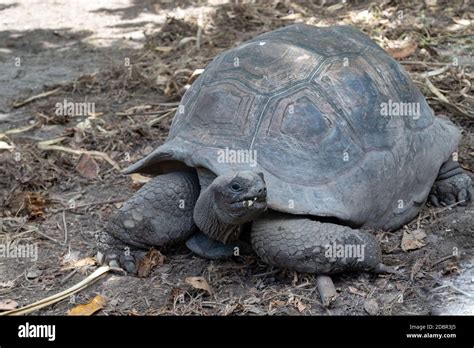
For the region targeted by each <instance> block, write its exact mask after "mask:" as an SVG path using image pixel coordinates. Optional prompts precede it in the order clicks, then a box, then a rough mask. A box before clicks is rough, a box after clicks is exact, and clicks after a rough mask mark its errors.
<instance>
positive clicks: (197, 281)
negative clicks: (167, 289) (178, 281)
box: [186, 277, 213, 294]
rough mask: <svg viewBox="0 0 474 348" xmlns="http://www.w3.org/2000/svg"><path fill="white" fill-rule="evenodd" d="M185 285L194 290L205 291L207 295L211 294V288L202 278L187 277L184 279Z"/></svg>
mask: <svg viewBox="0 0 474 348" xmlns="http://www.w3.org/2000/svg"><path fill="white" fill-rule="evenodd" d="M186 283H188V284H189V285H191V286H192V287H193V288H195V289H201V290H205V291H207V292H208V293H209V294H212V293H213V290H212V288H211V286H210V285H209V284H208V283H207V280H206V279H205V278H204V277H189V278H186Z"/></svg>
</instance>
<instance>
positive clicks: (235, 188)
mask: <svg viewBox="0 0 474 348" xmlns="http://www.w3.org/2000/svg"><path fill="white" fill-rule="evenodd" d="M230 189H231V190H232V191H234V192H239V191H242V186H240V184H239V183H238V182H236V181H234V182H232V183H231V184H230Z"/></svg>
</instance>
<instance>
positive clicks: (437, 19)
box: [0, 0, 474, 315]
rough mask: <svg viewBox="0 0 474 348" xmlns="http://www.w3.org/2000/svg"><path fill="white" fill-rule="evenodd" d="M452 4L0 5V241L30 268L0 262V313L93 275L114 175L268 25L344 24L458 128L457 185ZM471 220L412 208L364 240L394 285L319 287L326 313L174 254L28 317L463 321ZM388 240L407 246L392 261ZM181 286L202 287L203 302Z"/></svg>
mask: <svg viewBox="0 0 474 348" xmlns="http://www.w3.org/2000/svg"><path fill="white" fill-rule="evenodd" d="M468 3H469V2H468V1H464V2H463V1H440V0H438V1H436V0H426V1H389V0H385V1H377V2H368V1H354V2H350V1H347V2H335V1H315V2H309V1H308V2H302V1H266V2H261V1H254V2H241V1H232V2H231V3H227V2H226V1H217V0H216V1H207V2H205V1H151V0H150V1H146V0H100V1H87V0H77V1H72V2H63V1H56V0H50V1H28V2H26V1H25V2H20V1H15V0H0V24H1V30H0V179H1V180H0V217H1V218H2V219H1V220H0V221H1V224H0V241H1V243H2V245H3V246H6V245H9V246H10V247H19V246H30V247H33V246H37V251H38V255H37V260H36V259H35V258H34V257H3V258H1V259H0V310H5V309H6V308H8V306H9V305H10V306H13V307H15V306H18V307H21V306H24V305H27V304H29V303H32V302H34V301H37V300H40V299H42V298H45V297H47V296H50V295H52V294H55V293H57V292H59V291H61V290H64V289H67V288H69V287H71V286H73V285H74V284H76V283H78V282H79V281H81V280H82V279H84V278H85V277H86V276H87V275H88V274H91V273H92V272H93V271H94V270H95V269H96V268H97V265H94V264H93V259H92V258H93V257H94V255H95V252H96V251H95V246H96V235H97V233H98V231H100V230H101V229H103V228H104V226H105V223H106V221H107V217H108V216H109V215H110V214H111V213H112V212H113V211H114V210H115V209H117V208H119V207H120V206H121V204H122V202H123V201H124V200H126V199H127V197H129V196H130V195H131V194H133V192H134V191H135V190H136V189H137V188H138V187H139V186H140V183H139V178H134V180H133V179H132V178H130V177H125V176H123V175H121V174H120V172H119V169H124V168H126V167H127V166H128V165H129V164H131V163H133V162H134V161H136V160H138V159H140V158H141V157H143V156H144V155H146V154H148V153H149V152H150V151H152V150H153V149H154V148H155V147H156V146H158V145H160V144H161V143H162V142H163V141H164V140H165V139H166V136H167V132H168V129H169V126H170V123H171V119H172V115H173V113H174V111H175V109H176V106H177V105H178V102H179V100H180V98H181V96H182V94H183V92H184V91H185V89H186V88H187V85H189V84H190V83H192V81H193V79H194V75H193V73H194V72H195V71H196V70H197V69H202V68H205V66H206V64H207V63H208V62H209V61H210V60H212V58H213V57H214V56H215V55H216V54H218V53H219V52H222V51H223V50H225V49H227V48H230V47H234V46H236V45H238V44H239V43H241V42H243V41H245V40H247V39H249V38H252V37H254V36H255V35H257V34H259V33H262V32H265V31H268V30H271V29H274V28H278V27H281V26H284V25H289V24H293V23H297V22H306V23H310V24H315V25H329V24H336V23H346V24H352V25H356V26H357V27H359V28H361V29H362V30H363V31H364V32H366V33H367V34H368V35H370V36H371V37H372V38H373V39H374V40H375V41H376V42H377V43H378V44H379V45H381V46H382V47H383V48H385V49H387V50H388V51H389V52H390V53H391V54H392V55H393V56H394V57H396V58H397V59H398V60H399V61H401V62H402V64H403V66H404V68H405V69H406V70H408V71H409V73H410V75H411V76H412V78H413V80H414V81H415V82H416V84H417V85H418V86H419V88H420V89H421V90H422V92H423V93H424V94H425V96H426V97H427V100H428V102H429V104H430V106H431V107H432V108H433V109H434V110H435V111H436V112H437V113H438V114H445V115H447V116H448V117H449V118H450V119H451V120H452V121H453V122H454V123H455V124H457V125H458V126H459V127H460V128H461V129H462V130H463V140H462V143H461V146H460V149H459V161H460V163H461V165H462V166H463V167H464V168H465V169H466V170H467V171H469V172H471V173H473V170H474V159H473V154H474V137H473V134H474V133H473V129H474V128H473V122H472V120H473V116H474V113H473V106H474V97H473V93H472V91H473V89H472V85H471V83H472V79H473V77H474V72H473V65H474V60H473V59H474V58H473V57H472V52H473V51H474V50H473V48H474V43H473V41H472V38H473V24H474V16H473V13H474V8H473V7H472V6H471V7H469V5H468ZM427 79H428V81H430V82H431V84H430V83H429V82H427ZM45 92H49V94H48V93H47V94H46V95H43V96H42V95H41V93H45ZM38 95H40V97H39V98H37V99H34V100H31V101H28V100H27V99H28V98H30V97H32V96H38ZM25 101H26V102H25ZM65 101H66V102H67V101H69V102H75V103H84V102H85V103H89V104H88V105H93V106H94V110H93V111H92V112H90V113H89V116H73V117H71V116H62V115H58V113H57V112H56V111H57V105H56V103H64V102H65ZM84 151H89V152H88V153H84ZM92 151H96V152H92ZM473 211H474V208H473V206H472V205H471V206H469V207H460V206H455V207H445V208H434V207H431V206H427V207H425V208H424V210H423V212H422V213H421V214H420V216H419V217H418V218H417V219H415V220H414V221H413V222H412V223H410V224H409V225H407V226H405V227H404V228H402V229H400V230H399V231H396V232H384V231H373V233H374V234H375V235H376V236H377V238H378V239H379V240H380V243H381V245H382V248H383V251H384V262H385V263H386V264H388V265H393V266H398V267H399V268H400V269H401V270H402V271H403V273H402V274H401V275H372V274H362V273H360V274H344V275H340V276H335V277H333V280H334V283H335V285H336V288H337V290H338V297H337V298H336V300H335V301H334V302H333V303H332V305H331V306H330V307H329V308H325V307H323V306H322V304H321V302H320V298H319V295H318V291H317V289H316V285H315V281H314V280H315V278H314V276H313V275H306V274H297V273H295V272H290V271H286V270H278V269H273V268H271V267H269V266H266V265H265V264H263V263H262V262H261V261H260V260H258V259H257V258H256V257H255V256H253V255H250V256H242V257H236V258H234V259H232V260H228V261H208V260H203V259H201V258H199V257H197V256H194V255H192V254H191V252H190V251H189V250H187V249H186V248H185V247H184V246H175V247H172V248H167V249H163V250H160V251H161V253H162V254H163V255H164V256H165V259H164V262H163V263H162V264H161V265H159V266H158V267H156V268H154V269H153V270H152V271H151V274H150V275H149V276H148V277H145V278H138V277H132V276H124V275H120V274H112V273H109V274H107V275H105V276H104V277H103V278H101V279H100V280H99V281H98V282H96V283H95V284H93V285H91V286H89V287H87V288H86V289H84V290H82V291H80V292H78V293H77V294H76V295H74V296H73V297H70V298H69V299H66V300H63V301H60V302H58V303H56V304H54V305H51V306H48V307H46V308H44V309H41V310H39V311H37V312H35V314H39V315H46V314H54V315H55V314H57V315H65V314H67V313H68V311H69V310H71V309H72V308H73V307H75V306H76V305H77V304H85V303H88V302H90V301H91V300H92V299H93V298H94V297H95V296H96V295H100V296H102V297H103V298H104V299H105V305H104V306H103V308H102V309H101V310H100V311H98V312H97V315H158V314H165V315H176V314H178V315H184V314H194V315H201V314H205V315H242V314H248V315H263V314H269V315H287V314H289V315H320V314H333V315H367V314H383V315H397V314H471V315H472V314H474V237H473V236H474V235H473V232H474V231H473V230H474V227H473V226H474V218H473ZM422 233H424V234H425V235H426V236H424V237H423V236H422V235H421V234H422ZM404 235H405V236H407V235H415V236H418V239H417V240H416V241H415V242H416V243H419V244H418V245H417V246H416V247H415V248H414V249H412V250H409V251H404V250H402V248H401V241H402V237H403V236H404ZM10 256H11V255H10ZM189 277H204V278H205V279H206V281H207V283H208V284H209V286H210V287H211V290H210V291H206V290H202V289H197V288H195V287H193V286H192V285H191V284H189V282H187V281H186V279H187V278H189Z"/></svg>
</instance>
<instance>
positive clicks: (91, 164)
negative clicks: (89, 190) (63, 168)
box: [76, 153, 99, 180]
mask: <svg viewBox="0 0 474 348" xmlns="http://www.w3.org/2000/svg"><path fill="white" fill-rule="evenodd" d="M76 171H77V172H78V173H79V174H80V175H81V176H83V177H84V178H86V179H91V180H92V179H97V177H98V174H99V165H98V164H97V162H96V161H95V160H94V158H92V156H90V155H88V154H86V153H83V154H81V156H80V157H79V161H78V162H77V164H76Z"/></svg>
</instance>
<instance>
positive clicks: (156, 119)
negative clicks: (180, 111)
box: [148, 109, 176, 127]
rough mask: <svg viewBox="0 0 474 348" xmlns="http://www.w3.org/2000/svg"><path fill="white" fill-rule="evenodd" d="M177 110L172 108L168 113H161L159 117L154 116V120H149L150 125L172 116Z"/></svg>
mask: <svg viewBox="0 0 474 348" xmlns="http://www.w3.org/2000/svg"><path fill="white" fill-rule="evenodd" d="M175 111H176V109H172V110H171V111H168V112H167V113H166V114H164V115H161V116H160V117H157V118H154V119H153V120H150V121H148V125H149V126H150V127H151V126H153V125H154V124H156V123H158V122H160V121H161V120H162V119H164V118H166V117H168V116H170V115H173V113H174V112H175Z"/></svg>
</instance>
